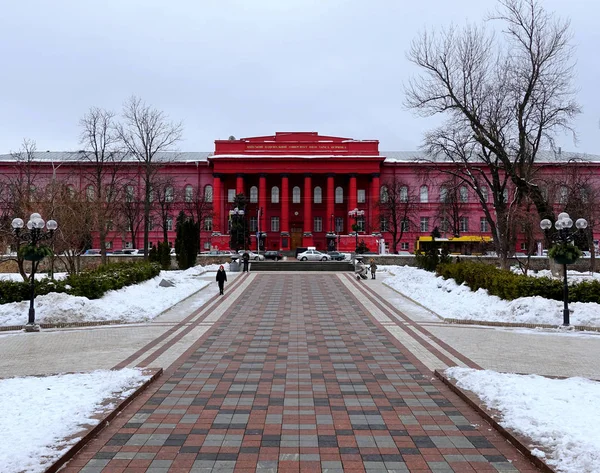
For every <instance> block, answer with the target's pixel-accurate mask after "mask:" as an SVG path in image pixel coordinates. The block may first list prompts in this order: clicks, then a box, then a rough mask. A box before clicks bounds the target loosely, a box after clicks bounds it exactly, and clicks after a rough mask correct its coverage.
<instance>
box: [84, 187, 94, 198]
mask: <svg viewBox="0 0 600 473" xmlns="http://www.w3.org/2000/svg"><path fill="white" fill-rule="evenodd" d="M85 196H86V197H87V200H94V199H95V198H96V190H95V189H94V186H92V185H89V186H87V188H86V190H85Z"/></svg>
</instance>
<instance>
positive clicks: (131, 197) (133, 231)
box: [116, 180, 152, 247]
mask: <svg viewBox="0 0 600 473" xmlns="http://www.w3.org/2000/svg"><path fill="white" fill-rule="evenodd" d="M121 194H122V195H123V198H122V199H121V200H120V202H119V218H118V219H117V221H116V224H117V228H118V229H119V230H120V231H121V233H122V235H123V237H124V238H125V234H126V233H129V238H130V240H131V243H132V244H133V245H134V247H135V246H137V240H138V233H139V231H140V228H141V227H142V226H143V223H144V201H143V199H141V198H140V196H139V194H138V193H136V189H135V186H134V182H133V180H130V181H129V182H126V183H125V184H124V186H123V188H122V192H121ZM151 196H152V194H151Z"/></svg>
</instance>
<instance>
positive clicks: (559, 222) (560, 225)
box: [554, 220, 563, 230]
mask: <svg viewBox="0 0 600 473" xmlns="http://www.w3.org/2000/svg"><path fill="white" fill-rule="evenodd" d="M554 228H556V229H557V230H562V229H563V221H562V220H557V221H556V222H554Z"/></svg>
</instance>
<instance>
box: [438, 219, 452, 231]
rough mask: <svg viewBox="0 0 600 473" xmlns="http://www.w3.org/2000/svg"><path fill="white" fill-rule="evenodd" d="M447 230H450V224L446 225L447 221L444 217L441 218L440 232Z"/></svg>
mask: <svg viewBox="0 0 600 473" xmlns="http://www.w3.org/2000/svg"><path fill="white" fill-rule="evenodd" d="M448 228H450V224H449V223H448V219H447V218H446V217H442V219H441V220H440V230H441V231H443V232H447V231H448Z"/></svg>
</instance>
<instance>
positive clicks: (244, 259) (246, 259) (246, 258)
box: [242, 251, 250, 273]
mask: <svg viewBox="0 0 600 473" xmlns="http://www.w3.org/2000/svg"><path fill="white" fill-rule="evenodd" d="M242 262H243V263H244V272H245V273H247V272H248V264H249V263H250V255H249V254H248V252H247V251H244V254H243V255H242Z"/></svg>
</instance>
